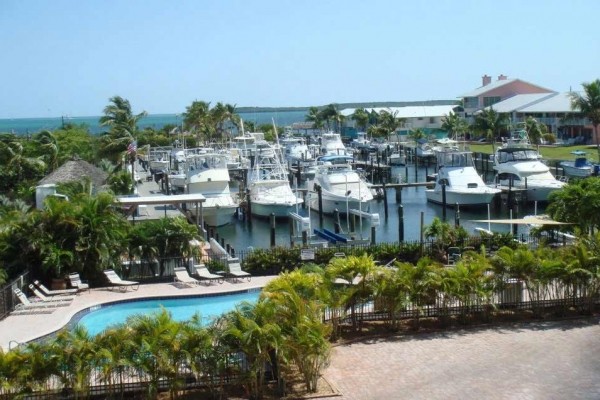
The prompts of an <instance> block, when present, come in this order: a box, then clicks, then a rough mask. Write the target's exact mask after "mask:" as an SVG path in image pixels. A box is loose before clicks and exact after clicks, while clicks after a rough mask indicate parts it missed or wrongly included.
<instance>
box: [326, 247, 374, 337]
mask: <svg viewBox="0 0 600 400" xmlns="http://www.w3.org/2000/svg"><path fill="white" fill-rule="evenodd" d="M374 270H375V261H374V260H373V258H372V257H371V256H369V255H366V254H364V255H361V256H349V257H345V258H340V257H334V258H333V259H331V261H330V262H329V264H328V265H327V267H326V269H325V282H327V283H328V284H329V285H332V286H334V287H335V286H338V289H337V290H338V291H339V292H340V293H341V297H342V299H343V306H344V307H345V308H346V309H350V317H351V320H352V327H353V328H354V329H358V325H357V320H356V308H357V306H359V307H360V306H362V305H364V303H366V302H367V300H368V299H369V298H370V297H371V296H372V294H373V288H372V283H373V273H374ZM332 290H336V289H333V288H332Z"/></svg>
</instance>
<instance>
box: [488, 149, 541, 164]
mask: <svg viewBox="0 0 600 400" xmlns="http://www.w3.org/2000/svg"><path fill="white" fill-rule="evenodd" d="M538 159H539V158H538V154H537V152H536V151H535V150H530V149H523V150H516V151H500V152H499V157H498V162H500V163H505V162H511V161H537V160H538Z"/></svg>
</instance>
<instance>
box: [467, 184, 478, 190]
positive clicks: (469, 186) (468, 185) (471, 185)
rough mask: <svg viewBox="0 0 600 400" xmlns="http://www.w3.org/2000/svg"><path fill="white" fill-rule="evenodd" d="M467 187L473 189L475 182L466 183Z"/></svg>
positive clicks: (475, 185)
mask: <svg viewBox="0 0 600 400" xmlns="http://www.w3.org/2000/svg"><path fill="white" fill-rule="evenodd" d="M467 187H468V188H469V189H475V188H476V187H477V183H467Z"/></svg>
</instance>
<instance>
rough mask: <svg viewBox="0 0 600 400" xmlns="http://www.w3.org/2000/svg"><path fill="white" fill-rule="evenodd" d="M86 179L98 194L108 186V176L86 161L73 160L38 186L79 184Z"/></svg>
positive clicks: (45, 178)
mask: <svg viewBox="0 0 600 400" xmlns="http://www.w3.org/2000/svg"><path fill="white" fill-rule="evenodd" d="M86 178H87V179H89V180H90V182H91V183H92V191H93V192H97V191H98V190H99V189H100V188H102V187H103V186H104V185H105V184H106V180H107V179H108V174H107V173H106V172H104V171H103V170H101V169H100V168H98V167H95V166H94V165H92V164H90V163H89V162H87V161H85V160H81V159H73V160H69V161H67V162H65V163H64V164H63V165H61V166H60V167H58V168H57V169H56V170H55V171H53V172H52V173H50V174H49V175H48V176H46V177H44V179H42V180H41V181H39V182H38V185H39V186H42V185H48V184H59V183H68V182H78V181H82V180H83V179H86Z"/></svg>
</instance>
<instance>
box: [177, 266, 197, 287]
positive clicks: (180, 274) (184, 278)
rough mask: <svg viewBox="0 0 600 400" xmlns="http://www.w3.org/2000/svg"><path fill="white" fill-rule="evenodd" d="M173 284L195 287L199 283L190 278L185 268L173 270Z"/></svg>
mask: <svg viewBox="0 0 600 400" xmlns="http://www.w3.org/2000/svg"><path fill="white" fill-rule="evenodd" d="M175 282H181V283H185V284H190V285H197V284H198V283H200V281H198V279H196V278H194V277H191V276H190V274H189V273H188V270H187V269H186V268H185V267H180V268H175Z"/></svg>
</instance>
